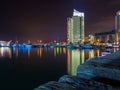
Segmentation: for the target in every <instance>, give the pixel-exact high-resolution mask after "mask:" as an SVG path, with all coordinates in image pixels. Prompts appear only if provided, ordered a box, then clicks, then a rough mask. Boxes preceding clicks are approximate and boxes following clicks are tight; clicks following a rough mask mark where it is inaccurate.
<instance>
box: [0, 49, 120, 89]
mask: <svg viewBox="0 0 120 90" xmlns="http://www.w3.org/2000/svg"><path fill="white" fill-rule="evenodd" d="M117 50H118V49H116V48H115V49H111V50H110V51H111V52H115V51H117ZM102 51H104V50H79V49H72V50H71V49H66V48H7V47H1V48H0V89H6V88H12V90H13V89H14V90H16V89H22V90H23V89H26V88H27V89H28V90H31V89H33V88H35V87H37V86H39V85H40V84H43V83H46V82H48V81H53V80H58V79H59V77H61V76H63V75H65V74H70V75H75V74H76V69H77V67H78V65H80V64H82V63H84V62H85V61H86V60H88V59H90V58H93V57H95V56H101V52H102Z"/></svg>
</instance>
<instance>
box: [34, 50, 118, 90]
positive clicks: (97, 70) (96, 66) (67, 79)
mask: <svg viewBox="0 0 120 90" xmlns="http://www.w3.org/2000/svg"><path fill="white" fill-rule="evenodd" d="M34 90H120V51H117V52H115V53H112V54H110V55H108V56H104V57H95V58H92V59H90V60H87V61H86V62H85V63H84V64H82V65H79V66H78V69H77V75H76V76H71V75H64V76H62V77H60V78H59V80H58V81H51V82H48V83H45V84H43V85H40V86H38V87H37V88H35V89H34Z"/></svg>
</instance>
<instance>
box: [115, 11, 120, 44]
mask: <svg viewBox="0 0 120 90" xmlns="http://www.w3.org/2000/svg"><path fill="white" fill-rule="evenodd" d="M115 29H116V41H117V42H118V43H120V11H118V12H117V13H116V16H115Z"/></svg>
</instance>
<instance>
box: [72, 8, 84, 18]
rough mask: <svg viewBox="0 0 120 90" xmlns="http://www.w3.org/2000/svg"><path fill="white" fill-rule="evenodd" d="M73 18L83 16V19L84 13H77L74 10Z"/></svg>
mask: <svg viewBox="0 0 120 90" xmlns="http://www.w3.org/2000/svg"><path fill="white" fill-rule="evenodd" d="M73 16H83V17H84V13H82V12H79V11H77V10H75V9H74V12H73Z"/></svg>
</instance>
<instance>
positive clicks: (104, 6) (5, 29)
mask: <svg viewBox="0 0 120 90" xmlns="http://www.w3.org/2000/svg"><path fill="white" fill-rule="evenodd" d="M73 9H77V10H78V11H81V12H84V13H85V33H86V35H88V34H94V33H95V32H101V31H110V30H112V29H114V22H115V21H114V18H115V13H116V12H117V11H118V10H120V0H15V1H12V0H8V1H7V0H3V1H2V2H0V11H1V13H0V40H13V41H15V40H16V39H17V40H19V41H23V42H25V41H27V40H28V39H29V40H32V41H36V40H43V41H44V42H51V41H54V40H59V41H66V37H67V17H71V16H72V12H73Z"/></svg>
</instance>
